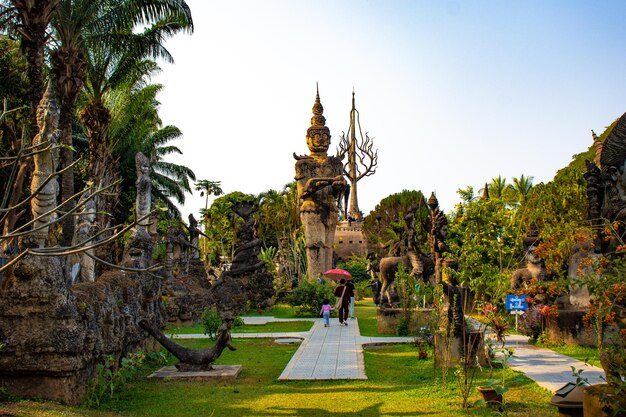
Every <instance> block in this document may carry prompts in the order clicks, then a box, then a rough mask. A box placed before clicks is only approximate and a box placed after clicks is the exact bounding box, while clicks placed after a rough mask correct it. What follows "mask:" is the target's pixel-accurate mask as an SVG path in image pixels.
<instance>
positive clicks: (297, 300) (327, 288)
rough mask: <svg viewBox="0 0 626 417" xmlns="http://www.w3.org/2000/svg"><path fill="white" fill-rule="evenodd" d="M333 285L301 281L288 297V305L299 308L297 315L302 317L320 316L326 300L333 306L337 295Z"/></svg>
mask: <svg viewBox="0 0 626 417" xmlns="http://www.w3.org/2000/svg"><path fill="white" fill-rule="evenodd" d="M333 288H334V287H332V286H331V285H328V284H326V283H322V284H320V283H319V282H317V281H315V282H308V281H306V280H302V281H300V283H299V284H298V286H297V287H296V288H294V290H293V291H292V292H291V293H290V294H289V295H288V296H287V297H286V300H285V301H286V302H287V304H289V305H291V306H294V307H298V310H297V311H296V314H297V315H298V316H300V317H302V316H319V313H320V310H321V309H322V304H323V302H324V300H325V299H327V300H329V301H330V302H331V304H332V303H333V302H334V300H335V294H334V291H333Z"/></svg>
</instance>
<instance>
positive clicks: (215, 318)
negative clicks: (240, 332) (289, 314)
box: [200, 307, 321, 340]
mask: <svg viewBox="0 0 626 417" xmlns="http://www.w3.org/2000/svg"><path fill="white" fill-rule="evenodd" d="M320 308H321V307H320ZM200 320H202V325H203V326H204V334H205V335H207V336H209V339H211V340H215V338H216V337H217V332H218V330H219V329H220V326H221V325H222V318H221V317H220V315H219V313H218V312H217V310H215V309H214V308H205V309H204V310H202V317H201V319H200ZM243 325H244V322H243V319H242V318H241V317H239V316H237V317H235V320H234V321H233V327H238V326H243Z"/></svg>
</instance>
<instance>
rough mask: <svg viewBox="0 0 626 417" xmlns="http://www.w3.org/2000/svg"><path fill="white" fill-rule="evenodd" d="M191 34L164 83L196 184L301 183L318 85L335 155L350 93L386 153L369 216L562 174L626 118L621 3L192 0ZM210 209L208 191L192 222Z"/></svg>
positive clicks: (364, 205)
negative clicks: (404, 193)
mask: <svg viewBox="0 0 626 417" xmlns="http://www.w3.org/2000/svg"><path fill="white" fill-rule="evenodd" d="M187 3H188V4H189V6H190V7H191V10H192V14H193V19H194V23H195V33H194V34H193V35H192V36H186V35H178V36H177V37H176V38H175V39H173V40H171V41H169V42H168V43H167V47H168V49H169V50H170V52H171V53H172V55H173V56H174V59H175V61H176V63H175V65H167V64H163V65H162V67H163V72H162V74H161V75H159V77H157V78H156V79H155V80H154V81H155V82H159V83H162V84H164V85H165V88H164V91H163V93H161V95H160V96H159V99H160V101H161V103H162V105H161V110H160V114H161V117H162V119H163V121H164V123H165V124H174V125H176V126H178V127H179V128H180V129H181V130H182V132H183V135H184V136H183V140H181V141H180V142H178V143H176V144H177V145H178V146H179V147H180V148H181V149H182V150H183V152H184V155H183V156H182V158H179V159H175V158H172V161H175V162H183V163H184V164H186V165H187V166H189V167H190V168H192V169H193V170H194V171H195V173H196V175H197V178H198V179H209V180H220V181H222V186H223V189H224V191H225V192H226V193H228V192H232V191H242V192H245V193H253V194H257V193H260V192H262V191H266V190H268V189H270V188H273V189H281V188H282V187H283V186H284V185H285V184H287V183H289V182H290V181H292V180H293V177H294V162H295V161H294V159H293V157H292V153H293V152H296V153H298V154H305V153H308V150H307V147H306V142H305V135H306V130H307V128H308V127H309V125H310V118H311V116H312V113H311V108H312V106H313V102H314V99H315V83H316V82H319V89H320V97H321V101H322V105H323V106H324V115H325V116H326V124H327V126H328V127H329V128H330V130H331V134H332V141H331V151H332V152H329V153H334V149H335V147H336V145H337V144H338V141H339V136H340V134H341V132H342V131H346V130H347V128H348V125H349V119H348V117H349V111H350V106H351V93H352V89H353V87H354V89H355V91H356V105H357V109H358V110H359V111H360V113H361V126H362V128H363V129H364V131H368V132H369V133H370V136H371V137H374V143H375V146H376V147H377V148H378V149H379V166H378V171H377V173H376V174H375V175H374V176H372V177H368V178H366V179H364V180H363V181H361V182H359V186H358V188H359V204H360V207H361V209H362V210H363V211H364V212H365V214H367V213H369V211H370V210H372V209H373V208H374V206H375V205H376V204H377V203H378V202H379V201H380V200H381V199H382V198H384V197H386V196H388V195H389V194H392V193H394V192H399V191H401V190H403V189H415V190H421V191H422V192H423V193H424V194H425V195H426V196H428V195H430V192H431V191H435V192H436V194H437V197H438V199H439V202H440V205H441V206H442V208H443V209H444V210H445V211H446V212H449V211H450V210H451V209H452V208H453V207H454V205H455V204H456V203H457V202H459V200H460V199H459V197H458V195H457V194H456V190H457V189H459V188H465V187H467V186H468V185H472V186H474V188H475V189H478V188H481V187H482V186H483V184H484V183H485V182H486V181H489V180H490V179H491V178H493V177H496V176H498V175H502V176H503V177H506V178H507V179H508V181H509V182H510V181H511V178H512V177H513V176H519V175H521V174H524V175H526V176H533V177H534V179H535V183H538V182H542V181H544V182H547V181H550V180H551V179H552V178H553V176H554V174H555V173H556V171H557V170H558V169H560V168H562V167H564V166H565V165H567V164H568V163H569V162H570V160H571V157H572V155H574V154H576V153H580V152H582V151H584V150H586V149H587V147H588V146H589V145H590V144H591V135H590V130H591V129H594V130H595V131H596V132H597V133H598V134H599V133H600V132H602V131H603V130H604V128H605V127H606V126H607V125H609V124H610V123H611V122H612V121H613V120H615V119H616V118H617V117H619V116H620V115H621V114H622V113H624V111H626V54H624V46H625V44H626V25H624V24H623V17H624V16H625V15H626V13H625V12H626V2H624V1H619V0H615V1H591V0H589V1H550V2H547V1H544V0H537V1H524V2H514V1H495V0H493V1H480V0H472V1H469V0H468V1H445V0H444V1H426V0H420V1H410V0H407V1H398V0H384V1H383V0H380V1H366V0H362V1H356V0H354V1H353V0H341V1H339V0H321V1H320V0H318V1H306V0H223V1H216V0H187ZM201 207H204V198H201V197H200V196H199V193H197V192H195V193H194V195H190V196H188V197H187V202H186V204H185V207H184V208H183V210H182V211H183V215H184V217H186V216H187V215H188V214H189V213H191V212H193V213H195V214H196V217H197V216H198V211H199V209H200V208H201Z"/></svg>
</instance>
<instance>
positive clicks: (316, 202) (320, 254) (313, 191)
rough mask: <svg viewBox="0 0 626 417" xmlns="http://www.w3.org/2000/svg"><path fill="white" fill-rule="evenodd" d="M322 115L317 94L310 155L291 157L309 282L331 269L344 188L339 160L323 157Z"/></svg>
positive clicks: (326, 133) (325, 137)
mask: <svg viewBox="0 0 626 417" xmlns="http://www.w3.org/2000/svg"><path fill="white" fill-rule="evenodd" d="M323 112H324V108H323V107H322V104H321V102H320V96H319V91H318V92H317V95H316V97H315V104H314V105H313V117H312V118H311V127H309V128H308V130H307V135H306V143H307V146H308V148H309V151H311V155H305V156H298V155H296V154H295V153H294V158H295V159H296V177H295V180H296V184H297V187H298V196H299V198H300V202H301V204H300V219H301V220H302V225H303V227H304V235H305V239H306V252H307V261H308V279H309V280H313V279H316V278H317V277H318V276H319V275H320V274H323V273H324V272H326V271H327V270H328V269H330V268H331V267H332V258H333V249H332V245H333V240H334V236H335V228H336V226H337V219H338V214H339V211H338V209H337V203H336V201H337V198H338V197H339V196H340V195H342V193H343V190H344V188H345V187H346V181H345V180H344V178H343V176H342V171H343V166H342V162H341V159H340V158H338V157H335V156H329V155H328V154H327V152H328V147H329V146H330V131H329V129H328V127H326V119H325V117H324V115H323Z"/></svg>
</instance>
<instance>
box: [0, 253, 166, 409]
mask: <svg viewBox="0 0 626 417" xmlns="http://www.w3.org/2000/svg"><path fill="white" fill-rule="evenodd" d="M160 290H161V279H159V278H158V277H156V276H152V275H148V274H134V273H124V272H121V271H114V272H107V273H105V274H103V275H102V276H100V277H99V278H98V280H97V281H96V282H89V283H80V284H77V285H74V286H73V287H70V286H69V285H68V283H67V282H66V280H65V278H64V274H63V265H62V259H61V258H60V257H49V258H48V257H26V258H24V259H23V260H21V261H20V262H18V263H17V264H16V265H15V266H14V267H13V268H12V269H11V270H9V271H8V273H7V274H6V279H5V282H4V283H3V288H2V289H0V343H3V344H4V345H5V347H4V349H3V350H2V351H0V386H1V387H4V388H6V389H8V390H9V391H10V392H12V393H14V394H16V395H19V396H26V397H28V396H38V397H42V398H45V399H50V400H58V401H62V402H65V403H69V404H77V403H79V402H80V401H81V399H82V397H83V395H84V394H85V392H86V389H87V386H88V384H89V381H90V379H91V377H92V376H93V375H94V371H95V366H96V364H97V363H98V362H101V361H102V360H103V358H104V356H106V355H114V356H115V357H116V358H118V359H119V358H120V357H122V356H124V355H125V354H126V353H128V352H131V351H134V350H137V349H138V348H139V347H140V346H141V345H142V344H143V342H144V340H145V338H146V337H147V335H146V333H145V332H144V331H143V330H141V329H140V327H139V326H138V323H139V321H140V320H143V319H148V320H150V321H152V322H155V323H156V324H157V325H161V324H162V322H163V320H162V317H161V309H160Z"/></svg>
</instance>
